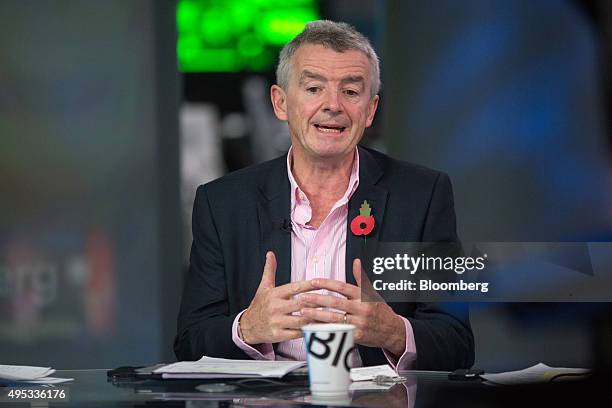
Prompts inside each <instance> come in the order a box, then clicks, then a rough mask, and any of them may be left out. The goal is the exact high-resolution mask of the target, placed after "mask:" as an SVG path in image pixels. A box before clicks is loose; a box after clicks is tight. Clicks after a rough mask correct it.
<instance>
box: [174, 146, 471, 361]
mask: <svg viewBox="0 0 612 408" xmlns="http://www.w3.org/2000/svg"><path fill="white" fill-rule="evenodd" d="M359 159H360V169H359V187H358V188H357V190H356V191H355V193H354V194H353V196H352V198H351V200H350V201H349V216H348V217H347V218H348V219H347V228H349V223H350V220H351V219H352V218H353V216H352V215H357V214H358V213H359V206H360V205H361V203H362V202H363V200H368V202H369V203H370V204H371V206H372V208H373V214H374V216H375V217H376V224H377V225H376V227H375V229H374V231H373V232H372V233H371V234H370V235H369V236H368V238H367V241H368V245H370V244H371V243H372V242H377V241H396V242H400V241H405V242H419V241H427V242H434V241H454V240H457V234H456V228H455V211H454V204H453V194H452V187H451V183H450V180H449V178H448V176H447V175H446V174H443V173H440V172H437V171H434V170H430V169H427V168H424V167H419V166H415V165H411V164H406V163H402V162H399V161H397V160H394V159H391V158H389V157H387V156H385V155H383V154H381V153H378V152H376V151H373V150H369V149H365V148H362V147H359ZM286 160H287V157H286V155H285V156H283V157H280V158H278V159H275V160H271V161H268V162H265V163H263V164H260V165H256V166H253V167H249V168H246V169H242V170H239V171H237V172H234V173H231V174H229V175H227V176H225V177H222V178H220V179H217V180H215V181H212V182H210V183H208V184H205V185H202V186H200V187H199V188H198V191H197V194H196V198H195V204H194V210H193V245H192V248H191V259H190V267H189V272H188V274H187V279H186V282H185V288H184V292H183V299H182V303H181V310H180V313H179V318H178V334H177V337H176V340H175V343H174V350H175V353H176V355H177V357H178V359H179V360H196V359H199V358H200V357H202V355H208V356H214V357H224V358H238V359H247V358H249V357H248V356H247V355H246V354H245V353H244V352H243V351H242V350H241V349H240V348H238V347H237V346H236V345H235V344H234V342H233V341H232V330H231V329H232V323H233V321H234V318H235V317H236V315H237V314H238V313H239V312H241V311H242V310H244V309H245V308H247V307H248V306H249V304H250V302H251V300H252V299H253V297H254V295H255V292H256V290H257V287H258V285H259V282H260V279H261V274H262V271H263V266H264V261H265V254H266V252H267V251H268V250H271V251H274V253H275V254H276V258H277V262H278V267H277V271H276V285H277V286H279V285H283V284H286V283H288V282H289V281H290V278H291V271H290V265H291V263H290V262H291V241H290V232H289V231H288V229H287V228H286V227H285V226H286V225H287V223H289V222H290V195H289V194H290V193H289V190H290V187H289V179H288V176H287V165H286V163H287V162H286ZM373 240H374V241H373ZM362 243H363V237H357V236H355V235H353V234H352V233H351V232H350V229H349V230H348V233H347V245H346V278H347V282H349V283H352V284H355V280H354V277H353V273H352V260H353V259H354V258H356V257H359V256H360V251H362V249H363V248H362ZM389 305H390V306H391V307H392V308H393V310H395V312H396V313H398V314H400V315H402V316H405V317H406V318H408V320H409V321H410V323H411V324H412V328H413V331H414V338H415V343H416V349H417V361H416V368H418V369H430V370H433V369H435V370H453V369H456V368H462V367H469V366H471V365H472V364H473V362H474V340H473V336H472V330H471V328H470V323H469V316H468V310H467V306H466V305H463V304H459V303H453V304H444V305H442V304H429V303H416V304H415V303H406V302H404V303H390V304H389ZM359 352H360V355H361V358H362V361H363V363H364V365H376V364H385V363H386V362H387V360H386V358H385V357H384V354H383V353H382V350H381V349H380V348H373V347H365V346H360V347H359Z"/></svg>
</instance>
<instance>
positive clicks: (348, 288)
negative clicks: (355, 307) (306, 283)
mask: <svg viewBox="0 0 612 408" xmlns="http://www.w3.org/2000/svg"><path fill="white" fill-rule="evenodd" d="M312 285H313V286H314V287H315V289H327V290H330V291H332V292H336V293H339V294H341V295H344V296H345V297H346V298H348V299H359V297H360V296H361V290H360V289H359V287H358V286H355V285H351V284H349V283H346V282H340V281H337V280H334V279H326V278H316V279H313V280H312Z"/></svg>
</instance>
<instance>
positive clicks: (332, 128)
mask: <svg viewBox="0 0 612 408" xmlns="http://www.w3.org/2000/svg"><path fill="white" fill-rule="evenodd" d="M314 127H315V128H317V130H318V131H319V132H323V133H342V132H343V131H344V129H346V127H344V126H338V125H318V124H315V125H314Z"/></svg>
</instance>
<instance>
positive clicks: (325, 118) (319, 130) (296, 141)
mask: <svg viewBox="0 0 612 408" xmlns="http://www.w3.org/2000/svg"><path fill="white" fill-rule="evenodd" d="M371 71H372V69H371V66H370V62H369V61H368V58H367V57H366V56H365V54H363V53H362V52H360V51H353V50H351V51H346V52H342V53H339V52H336V51H334V50H332V49H329V48H326V47H324V46H322V45H312V44H307V45H304V46H301V47H300V48H298V50H297V51H296V52H295V54H294V55H293V59H292V66H291V75H290V78H289V86H288V89H286V90H283V89H281V88H280V87H278V86H276V85H274V86H273V87H272V90H271V95H272V104H273V105H274V112H275V113H276V116H277V117H278V118H279V119H280V120H287V121H288V122H289V131H290V133H291V141H292V144H293V149H294V152H295V153H296V154H300V155H301V156H303V157H307V158H309V159H313V160H317V161H318V160H327V159H340V158H343V157H346V155H348V154H350V153H352V151H353V149H354V148H355V146H356V145H357V143H358V142H359V140H361V137H362V136H363V132H364V129H365V128H366V127H369V126H370V125H371V124H372V120H373V119H374V113H375V112H376V107H377V105H378V95H376V96H374V97H371V94H370V89H371V74H372V72H371Z"/></svg>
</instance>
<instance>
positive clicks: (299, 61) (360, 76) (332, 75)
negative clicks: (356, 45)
mask: <svg viewBox="0 0 612 408" xmlns="http://www.w3.org/2000/svg"><path fill="white" fill-rule="evenodd" d="M291 77H292V79H291V80H292V82H294V83H296V84H297V83H300V82H302V81H303V80H304V79H307V78H314V79H319V80H340V81H351V82H355V81H359V80H361V81H363V82H364V85H369V84H370V83H371V80H372V66H371V64H370V61H369V59H368V57H367V55H366V54H365V53H363V52H362V51H359V50H346V51H342V52H339V51H336V50H334V49H332V48H328V47H325V46H323V45H319V44H305V45H302V46H301V47H300V48H298V49H297V50H296V52H295V54H294V55H293V57H292V59H291Z"/></svg>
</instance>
